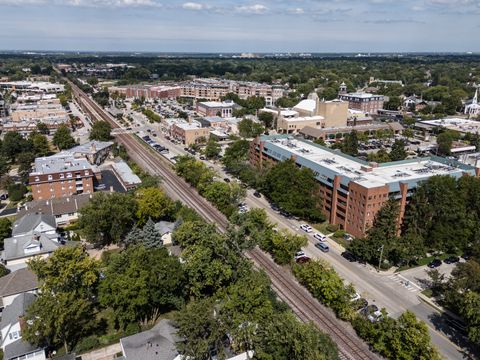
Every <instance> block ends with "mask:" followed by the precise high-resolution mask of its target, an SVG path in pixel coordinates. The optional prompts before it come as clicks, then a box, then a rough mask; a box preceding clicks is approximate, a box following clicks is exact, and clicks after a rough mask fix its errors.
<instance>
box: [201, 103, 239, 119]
mask: <svg viewBox="0 0 480 360" xmlns="http://www.w3.org/2000/svg"><path fill="white" fill-rule="evenodd" d="M236 107H239V106H238V105H237V104H235V103H234V102H233V101H204V102H198V103H197V113H199V114H200V115H202V116H208V117H213V116H218V117H222V118H227V117H232V116H233V109H235V108H236Z"/></svg>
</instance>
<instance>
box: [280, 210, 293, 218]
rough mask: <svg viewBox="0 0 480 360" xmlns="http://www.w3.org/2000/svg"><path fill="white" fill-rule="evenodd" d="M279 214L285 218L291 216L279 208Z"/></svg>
mask: <svg viewBox="0 0 480 360" xmlns="http://www.w3.org/2000/svg"><path fill="white" fill-rule="evenodd" d="M280 215H282V216H285V217H286V218H287V219H290V218H291V217H292V214H290V213H289V212H288V211H285V210H280Z"/></svg>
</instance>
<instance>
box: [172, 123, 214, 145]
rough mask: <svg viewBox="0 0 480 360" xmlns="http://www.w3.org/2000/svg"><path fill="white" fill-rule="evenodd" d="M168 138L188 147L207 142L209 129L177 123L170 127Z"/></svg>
mask: <svg viewBox="0 0 480 360" xmlns="http://www.w3.org/2000/svg"><path fill="white" fill-rule="evenodd" d="M170 136H171V137H173V138H174V139H177V140H179V141H181V142H182V143H183V144H185V145H187V146H188V145H192V144H197V143H200V142H205V141H206V140H208V138H209V137H210V129H209V128H202V127H201V126H200V125H199V124H196V123H187V122H178V123H174V124H172V125H171V126H170Z"/></svg>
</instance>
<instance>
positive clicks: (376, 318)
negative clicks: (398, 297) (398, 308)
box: [367, 310, 383, 323]
mask: <svg viewBox="0 0 480 360" xmlns="http://www.w3.org/2000/svg"><path fill="white" fill-rule="evenodd" d="M367 319H368V321H370V322H372V323H375V322H379V321H381V320H382V319H383V314H382V312H381V311H380V310H377V311H375V312H374V313H371V314H370V315H368V316H367Z"/></svg>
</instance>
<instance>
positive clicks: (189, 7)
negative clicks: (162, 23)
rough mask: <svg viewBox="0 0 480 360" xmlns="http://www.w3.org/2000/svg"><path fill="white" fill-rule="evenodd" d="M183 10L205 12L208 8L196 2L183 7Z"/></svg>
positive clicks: (187, 3)
mask: <svg viewBox="0 0 480 360" xmlns="http://www.w3.org/2000/svg"><path fill="white" fill-rule="evenodd" d="M182 8H183V9H185V10H197V11H198V10H203V9H205V8H206V6H205V5H203V4H199V3H195V2H186V3H184V4H183V5H182Z"/></svg>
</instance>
